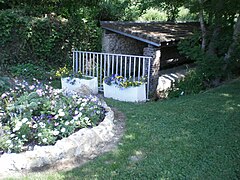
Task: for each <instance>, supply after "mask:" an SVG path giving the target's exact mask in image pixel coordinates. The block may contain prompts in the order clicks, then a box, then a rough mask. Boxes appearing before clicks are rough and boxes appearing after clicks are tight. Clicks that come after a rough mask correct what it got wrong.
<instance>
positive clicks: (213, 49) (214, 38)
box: [207, 25, 221, 55]
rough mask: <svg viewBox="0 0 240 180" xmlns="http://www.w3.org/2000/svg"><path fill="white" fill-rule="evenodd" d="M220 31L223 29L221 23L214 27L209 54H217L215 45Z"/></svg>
mask: <svg viewBox="0 0 240 180" xmlns="http://www.w3.org/2000/svg"><path fill="white" fill-rule="evenodd" d="M220 31H221V27H220V26H219V25H217V26H216V27H215V28H214V31H213V33H212V38H211V40H210V43H209V45H208V51H207V54H209V55H216V47H215V45H216V41H217V40H218V37H219V34H220Z"/></svg>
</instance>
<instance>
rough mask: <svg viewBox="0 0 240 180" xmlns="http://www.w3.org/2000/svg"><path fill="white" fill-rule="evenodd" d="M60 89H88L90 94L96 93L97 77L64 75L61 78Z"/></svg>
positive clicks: (78, 90)
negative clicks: (83, 77)
mask: <svg viewBox="0 0 240 180" xmlns="http://www.w3.org/2000/svg"><path fill="white" fill-rule="evenodd" d="M61 84H62V89H63V90H64V91H74V92H80V93H81V92H83V91H89V92H90V93H91V94H97V93H98V81H97V77H87V78H86V79H80V78H71V77H64V78H61Z"/></svg>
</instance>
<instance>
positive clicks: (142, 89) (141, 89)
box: [103, 82, 146, 102]
mask: <svg viewBox="0 0 240 180" xmlns="http://www.w3.org/2000/svg"><path fill="white" fill-rule="evenodd" d="M103 89H104V97H106V98H113V99H116V100H119V101H126V102H145V101H146V84H142V85H140V86H137V87H127V88H119V87H116V86H114V85H111V86H109V85H107V84H105V83H104V82H103Z"/></svg>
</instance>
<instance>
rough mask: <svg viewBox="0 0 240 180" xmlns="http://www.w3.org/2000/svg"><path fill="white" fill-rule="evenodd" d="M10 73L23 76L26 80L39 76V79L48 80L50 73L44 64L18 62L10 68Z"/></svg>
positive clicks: (19, 76)
mask: <svg viewBox="0 0 240 180" xmlns="http://www.w3.org/2000/svg"><path fill="white" fill-rule="evenodd" d="M10 73H11V74H12V75H13V76H14V77H18V78H22V79H25V80H32V79H33V78H34V77H38V79H39V80H47V79H48V78H49V75H50V73H49V72H47V69H45V68H43V67H42V66H38V65H34V64H31V63H26V64H18V65H16V66H12V67H11V68H10Z"/></svg>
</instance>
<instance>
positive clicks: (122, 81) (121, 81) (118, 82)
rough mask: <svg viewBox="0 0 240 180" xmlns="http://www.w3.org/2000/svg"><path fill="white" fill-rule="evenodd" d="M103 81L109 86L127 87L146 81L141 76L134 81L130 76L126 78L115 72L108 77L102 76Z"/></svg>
mask: <svg viewBox="0 0 240 180" xmlns="http://www.w3.org/2000/svg"><path fill="white" fill-rule="evenodd" d="M104 83H106V84H107V85H109V86H111V85H114V86H117V87H119V88H127V87H136V86H140V85H142V84H144V83H146V79H145V78H141V79H140V80H139V81H134V80H133V79H132V78H130V79H127V78H124V77H123V76H118V75H117V74H113V75H112V76H110V77H105V78H104Z"/></svg>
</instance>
